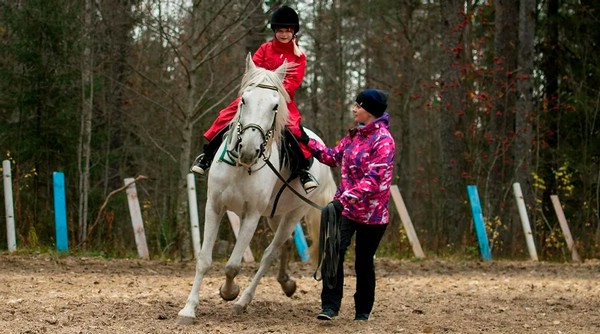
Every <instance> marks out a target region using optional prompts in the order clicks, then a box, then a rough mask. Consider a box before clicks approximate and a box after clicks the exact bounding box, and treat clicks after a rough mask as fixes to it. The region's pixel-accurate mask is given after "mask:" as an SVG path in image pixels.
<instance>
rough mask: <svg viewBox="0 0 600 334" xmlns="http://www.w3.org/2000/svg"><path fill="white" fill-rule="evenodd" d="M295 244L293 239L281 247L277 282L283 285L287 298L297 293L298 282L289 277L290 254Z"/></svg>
mask: <svg viewBox="0 0 600 334" xmlns="http://www.w3.org/2000/svg"><path fill="white" fill-rule="evenodd" d="M293 246H294V243H293V241H292V239H288V240H287V241H286V242H285V243H284V244H283V246H282V247H281V252H280V254H279V274H278V275H277V282H279V284H280V285H281V289H282V290H283V292H284V293H285V295H286V296H288V297H291V296H293V295H294V292H296V281H295V280H294V279H293V278H291V277H290V275H288V265H289V261H290V255H291V254H290V252H292V248H293Z"/></svg>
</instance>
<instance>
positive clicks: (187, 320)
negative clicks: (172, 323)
mask: <svg viewBox="0 0 600 334" xmlns="http://www.w3.org/2000/svg"><path fill="white" fill-rule="evenodd" d="M194 320H196V319H195V318H192V317H184V316H181V315H180V316H177V324H178V325H184V326H189V325H191V324H193V323H194Z"/></svg>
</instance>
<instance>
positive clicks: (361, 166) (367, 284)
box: [301, 89, 396, 320]
mask: <svg viewBox="0 0 600 334" xmlns="http://www.w3.org/2000/svg"><path fill="white" fill-rule="evenodd" d="M386 108H387V93H385V92H383V91H380V90H376V89H366V90H363V91H362V92H361V93H360V94H358V96H357V97H356V103H355V104H354V107H353V108H352V112H353V115H354V121H355V122H356V123H357V126H356V127H355V128H353V129H351V130H350V131H349V133H348V134H347V135H346V136H345V137H344V138H343V139H342V140H341V141H340V142H339V144H338V145H337V146H336V147H334V148H327V147H325V146H324V145H323V144H321V143H319V142H318V141H316V140H313V139H309V138H308V137H307V136H306V135H303V136H302V138H301V140H302V141H304V142H305V143H307V144H308V148H309V149H310V151H311V152H312V153H313V156H314V157H315V158H316V159H318V160H319V161H321V162H322V163H324V164H326V165H329V166H331V167H335V166H339V165H341V178H342V180H341V182H340V185H339V187H338V189H337V192H336V194H335V196H334V200H333V201H332V203H333V205H334V207H335V208H336V210H337V211H338V214H339V213H340V212H341V215H342V223H341V231H340V237H341V242H340V243H341V244H340V257H339V261H338V263H337V268H338V269H337V277H336V284H335V286H334V287H329V286H328V285H327V284H326V283H325V280H323V290H322V291H321V306H322V311H321V312H320V313H319V315H318V316H317V318H318V319H320V320H331V319H332V318H333V317H335V316H337V314H338V312H339V310H340V305H341V302H342V295H343V287H344V257H345V254H346V250H347V249H348V246H350V242H351V240H352V237H353V236H354V234H355V233H356V241H355V253H356V259H355V271H356V293H355V294H354V307H355V317H354V319H355V320H368V319H369V315H370V314H371V310H372V309H373V304H374V302H375V269H374V264H373V256H374V255H375V252H376V251H377V247H378V246H379V242H380V241H381V238H382V237H383V234H384V232H385V229H386V227H387V224H388V221H389V212H388V208H387V207H388V202H389V197H390V185H391V183H392V171H393V168H394V156H395V152H396V146H395V142H394V138H393V137H392V135H391V133H390V131H389V117H390V115H389V114H388V113H387V112H385V110H386ZM323 276H325V274H323Z"/></svg>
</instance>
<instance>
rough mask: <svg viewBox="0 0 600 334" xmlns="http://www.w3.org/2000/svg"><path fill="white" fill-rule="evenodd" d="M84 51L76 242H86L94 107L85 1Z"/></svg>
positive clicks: (89, 10) (89, 1)
mask: <svg viewBox="0 0 600 334" xmlns="http://www.w3.org/2000/svg"><path fill="white" fill-rule="evenodd" d="M84 11H85V12H84V26H85V28H84V32H85V35H84V42H83V43H84V45H85V46H84V49H83V56H82V59H81V86H82V87H81V100H82V103H81V107H82V110H81V128H80V135H79V147H78V149H77V166H78V167H79V210H78V211H79V212H78V213H79V216H78V227H79V231H78V232H79V234H78V240H77V241H78V242H79V243H80V244H84V243H85V242H86V241H87V227H88V201H89V190H90V189H89V188H90V155H91V142H92V113H93V105H94V76H93V67H94V60H93V53H92V50H93V36H94V35H93V32H94V25H93V17H94V12H93V11H94V8H93V0H86V2H85V8H84Z"/></svg>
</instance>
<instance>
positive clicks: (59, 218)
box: [52, 172, 69, 252]
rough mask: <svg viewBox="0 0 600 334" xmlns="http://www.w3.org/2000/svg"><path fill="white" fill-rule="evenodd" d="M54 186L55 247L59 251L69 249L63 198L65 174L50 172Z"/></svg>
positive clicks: (65, 208)
mask: <svg viewBox="0 0 600 334" xmlns="http://www.w3.org/2000/svg"><path fill="white" fill-rule="evenodd" d="M52 181H53V182H52V184H53V187H54V225H55V228H56V249H57V250H58V251H59V252H66V251H68V250H69V238H68V234H67V202H66V199H65V174H63V173H62V172H54V173H53V174H52Z"/></svg>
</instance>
